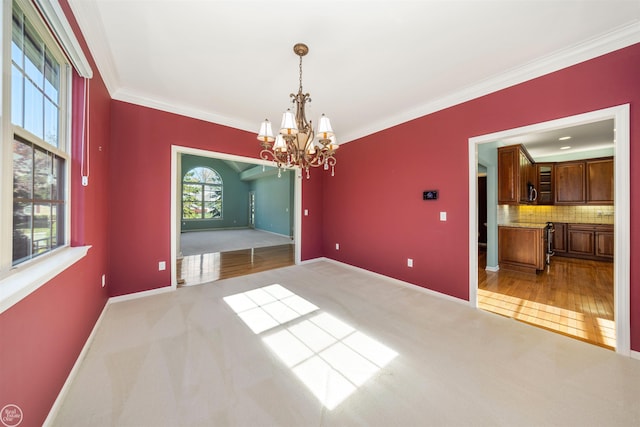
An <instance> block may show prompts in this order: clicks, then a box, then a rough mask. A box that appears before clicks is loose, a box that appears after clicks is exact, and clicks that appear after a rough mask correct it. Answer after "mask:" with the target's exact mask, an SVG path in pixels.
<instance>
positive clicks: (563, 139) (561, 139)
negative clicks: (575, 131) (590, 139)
mask: <svg viewBox="0 0 640 427" xmlns="http://www.w3.org/2000/svg"><path fill="white" fill-rule="evenodd" d="M567 139H571V137H570V136H563V137H560V138H558V141H566V140H567Z"/></svg>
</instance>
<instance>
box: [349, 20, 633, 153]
mask: <svg viewBox="0 0 640 427" xmlns="http://www.w3.org/2000/svg"><path fill="white" fill-rule="evenodd" d="M636 43H640V22H634V23H632V24H630V25H626V26H623V27H620V28H617V29H615V30H612V31H610V32H608V33H606V34H604V35H602V36H599V37H594V38H592V39H589V40H586V41H584V42H581V43H578V44H576V45H573V46H571V47H568V48H565V49H562V50H559V51H557V52H555V53H553V54H551V55H548V56H545V57H542V58H538V59H536V60H534V61H531V62H529V63H527V64H525V65H522V66H520V67H516V68H513V69H510V70H507V71H505V72H504V73H501V74H499V75H497V76H494V77H492V78H489V79H486V80H484V81H481V82H479V83H478V84H475V85H472V86H469V87H466V88H463V89H461V90H459V91H457V92H455V93H452V94H451V95H449V96H446V97H443V98H440V99H438V100H435V101H433V102H429V103H427V104H423V105H421V106H419V107H416V108H413V109H411V110H407V111H403V112H401V113H398V114H396V115H394V116H391V117H388V118H386V119H385V120H382V121H378V122H376V123H372V124H370V125H369V126H366V127H362V128H360V129H357V130H355V131H353V132H350V133H348V134H343V135H342V138H341V139H342V141H341V144H344V143H347V142H350V141H354V140H356V139H359V138H363V137H365V136H367V135H371V134H373V133H376V132H380V131H382V130H385V129H388V128H390V127H393V126H397V125H399V124H402V123H406V122H408V121H410V120H414V119H417V118H419V117H422V116H426V115H428V114H432V113H435V112H436V111H440V110H443V109H445V108H449V107H452V106H454V105H458V104H462V103H463V102H467V101H471V100H472V99H476V98H479V97H481V96H485V95H488V94H490V93H493V92H497V91H499V90H502V89H506V88H508V87H510V86H515V85H517V84H520V83H524V82H526V81H529V80H532V79H535V78H538V77H541V76H544V75H546V74H550V73H553V72H555V71H558V70H561V69H564V68H567V67H570V66H572V65H576V64H579V63H581V62H585V61H588V60H590V59H593V58H596V57H598V56H601V55H604V54H607V53H610V52H613V51H616V50H618V49H622V48H625V47H628V46H631V45H633V44H636Z"/></svg>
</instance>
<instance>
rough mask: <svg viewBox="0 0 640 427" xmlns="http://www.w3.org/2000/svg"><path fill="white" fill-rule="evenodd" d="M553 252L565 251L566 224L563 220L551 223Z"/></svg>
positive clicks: (564, 252) (561, 252) (559, 253)
mask: <svg viewBox="0 0 640 427" xmlns="http://www.w3.org/2000/svg"><path fill="white" fill-rule="evenodd" d="M553 229H554V231H553V246H552V247H553V252H554V253H555V254H557V255H562V254H566V253H567V224H566V223H564V222H554V223H553Z"/></svg>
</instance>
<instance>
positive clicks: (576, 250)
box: [567, 224, 595, 256]
mask: <svg viewBox="0 0 640 427" xmlns="http://www.w3.org/2000/svg"><path fill="white" fill-rule="evenodd" d="M594 241H595V235H594V230H593V227H592V226H589V225H584V224H569V227H568V228H567V243H568V245H567V246H568V249H567V252H568V253H569V254H571V255H578V256H593V254H594V253H595V250H594V248H595V246H594V243H595V242H594Z"/></svg>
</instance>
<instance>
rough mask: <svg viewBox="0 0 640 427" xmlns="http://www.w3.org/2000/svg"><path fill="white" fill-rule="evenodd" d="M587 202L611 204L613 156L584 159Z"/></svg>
mask: <svg viewBox="0 0 640 427" xmlns="http://www.w3.org/2000/svg"><path fill="white" fill-rule="evenodd" d="M586 168H587V170H586V174H587V176H586V183H587V185H586V187H587V188H586V190H587V203H588V204H591V205H612V204H613V158H611V157H610V158H606V159H593V160H587V161H586Z"/></svg>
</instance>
